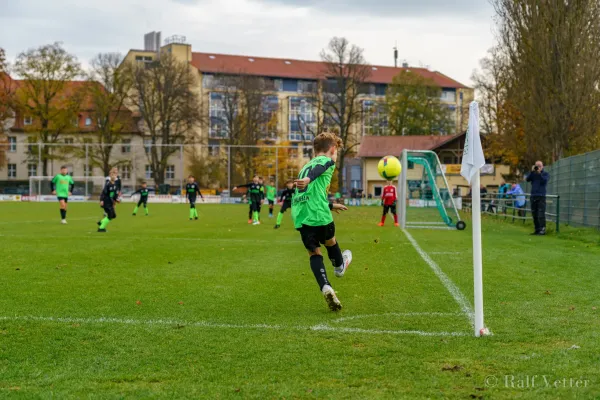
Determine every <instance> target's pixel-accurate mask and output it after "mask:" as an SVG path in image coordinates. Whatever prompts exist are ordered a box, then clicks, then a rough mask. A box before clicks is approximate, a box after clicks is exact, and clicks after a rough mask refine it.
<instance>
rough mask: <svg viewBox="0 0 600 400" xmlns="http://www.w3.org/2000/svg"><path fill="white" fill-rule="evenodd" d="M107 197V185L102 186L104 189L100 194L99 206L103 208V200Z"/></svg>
mask: <svg viewBox="0 0 600 400" xmlns="http://www.w3.org/2000/svg"><path fill="white" fill-rule="evenodd" d="M106 197H108V183H106V184H104V189H102V193H100V206H101V207H104V199H105V198H106Z"/></svg>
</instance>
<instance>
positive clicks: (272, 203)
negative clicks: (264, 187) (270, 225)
mask: <svg viewBox="0 0 600 400" xmlns="http://www.w3.org/2000/svg"><path fill="white" fill-rule="evenodd" d="M274 206H275V202H274V201H273V200H269V218H273V207H274Z"/></svg>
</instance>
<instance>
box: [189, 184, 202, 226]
mask: <svg viewBox="0 0 600 400" xmlns="http://www.w3.org/2000/svg"><path fill="white" fill-rule="evenodd" d="M198 194H199V195H200V198H201V199H202V201H204V197H202V193H201V192H200V186H198V182H196V178H195V177H194V176H193V175H190V176H188V183H187V185H185V195H186V197H187V200H188V201H189V202H190V221H191V220H192V219H198V210H196V195H198Z"/></svg>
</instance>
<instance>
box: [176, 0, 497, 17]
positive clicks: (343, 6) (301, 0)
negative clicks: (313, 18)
mask: <svg viewBox="0 0 600 400" xmlns="http://www.w3.org/2000/svg"><path fill="white" fill-rule="evenodd" d="M179 1H193V0H179ZM260 1H261V2H265V3H271V4H279V5H289V6H294V7H310V8H313V9H318V10H323V11H325V12H331V13H336V14H352V15H355V16H356V15H361V14H364V15H377V16H390V17H422V16H430V17H431V16H453V17H456V16H464V17H465V18H467V19H468V18H472V17H481V16H491V15H492V13H493V9H492V7H491V5H490V4H489V3H488V1H487V0H454V1H449V0H371V1H368V0H260Z"/></svg>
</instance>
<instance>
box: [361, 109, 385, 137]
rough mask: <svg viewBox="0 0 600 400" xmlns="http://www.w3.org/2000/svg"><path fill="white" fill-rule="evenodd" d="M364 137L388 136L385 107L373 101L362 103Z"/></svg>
mask: <svg viewBox="0 0 600 400" xmlns="http://www.w3.org/2000/svg"><path fill="white" fill-rule="evenodd" d="M362 117H363V118H362V119H363V136H372V135H375V136H379V135H385V134H387V130H388V118H387V113H386V112H385V105H384V104H383V103H381V102H377V101H373V100H365V101H363V102H362Z"/></svg>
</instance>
